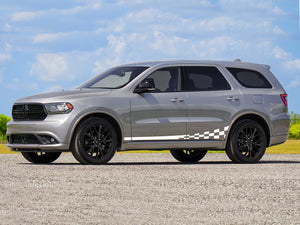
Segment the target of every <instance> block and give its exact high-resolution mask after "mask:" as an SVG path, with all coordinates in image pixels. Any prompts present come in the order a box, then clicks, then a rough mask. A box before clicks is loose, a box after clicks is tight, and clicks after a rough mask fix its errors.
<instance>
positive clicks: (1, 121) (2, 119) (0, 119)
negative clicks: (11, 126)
mask: <svg viewBox="0 0 300 225" xmlns="http://www.w3.org/2000/svg"><path fill="white" fill-rule="evenodd" d="M9 121H10V117H9V116H5V115H3V114H0V143H5V142H6V140H7V139H6V124H7V123H8V122H9Z"/></svg>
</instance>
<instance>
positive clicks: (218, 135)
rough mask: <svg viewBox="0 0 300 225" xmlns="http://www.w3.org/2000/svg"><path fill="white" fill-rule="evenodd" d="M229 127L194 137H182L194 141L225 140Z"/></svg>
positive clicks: (196, 134) (197, 134)
mask: <svg viewBox="0 0 300 225" xmlns="http://www.w3.org/2000/svg"><path fill="white" fill-rule="evenodd" d="M228 129H229V126H226V127H224V129H222V130H220V129H215V130H214V131H213V132H210V131H205V132H204V133H202V134H200V133H195V134H194V135H189V134H188V135H186V136H184V139H185V140H189V139H194V140H211V139H214V140H215V139H217V140H218V139H225V137H226V134H227V131H228Z"/></svg>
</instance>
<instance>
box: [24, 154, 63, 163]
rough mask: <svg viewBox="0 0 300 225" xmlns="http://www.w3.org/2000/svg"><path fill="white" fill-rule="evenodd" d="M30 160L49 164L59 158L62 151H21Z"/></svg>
mask: <svg viewBox="0 0 300 225" xmlns="http://www.w3.org/2000/svg"><path fill="white" fill-rule="evenodd" d="M21 153H22V155H23V157H24V158H25V159H27V160H28V161H29V162H32V163H36V164H48V163H52V162H54V161H55V160H57V159H58V157H59V156H60V154H61V152H21Z"/></svg>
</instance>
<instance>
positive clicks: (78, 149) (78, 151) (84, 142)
mask: <svg viewBox="0 0 300 225" xmlns="http://www.w3.org/2000/svg"><path fill="white" fill-rule="evenodd" d="M116 149H117V133H116V131H115V129H114V128H113V126H112V125H111V124H110V123H109V122H108V121H107V120H105V119H102V118H90V119H87V120H85V121H84V122H83V123H82V124H80V125H79V127H78V129H77V130H76V132H75V136H74V138H73V142H72V154H73V156H74V157H75V158H76V159H77V161H79V162H80V163H83V164H105V163H107V162H108V161H109V160H111V158H112V157H113V156H114V154H115V152H116Z"/></svg>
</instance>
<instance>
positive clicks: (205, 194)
mask: <svg viewBox="0 0 300 225" xmlns="http://www.w3.org/2000/svg"><path fill="white" fill-rule="evenodd" d="M0 166H1V170H0V173H1V184H0V206H1V208H0V224H110V225H111V224H189V225H190V224H300V177H299V175H300V154H299V155H272V154H267V155H265V156H264V158H263V160H262V161H261V162H260V163H259V164H234V163H231V162H230V161H229V160H228V159H227V157H226V155H225V154H208V155H207V156H206V157H205V158H204V159H203V160H202V161H201V162H200V163H198V164H181V163H177V162H176V161H175V160H174V159H173V158H172V157H171V155H169V154H166V153H154V154H152V153H144V154H143V153H140V154H136V153H128V154H116V155H115V157H114V158H113V160H112V161H111V162H110V164H108V165H101V166H92V165H80V164H78V163H77V162H76V161H75V160H74V159H73V156H72V155H71V154H69V153H66V154H63V155H62V156H61V157H60V158H59V159H58V160H57V161H56V162H55V163H54V164H51V165H34V164H30V163H27V162H26V161H25V159H23V158H22V156H21V155H20V154H15V155H0Z"/></svg>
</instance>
